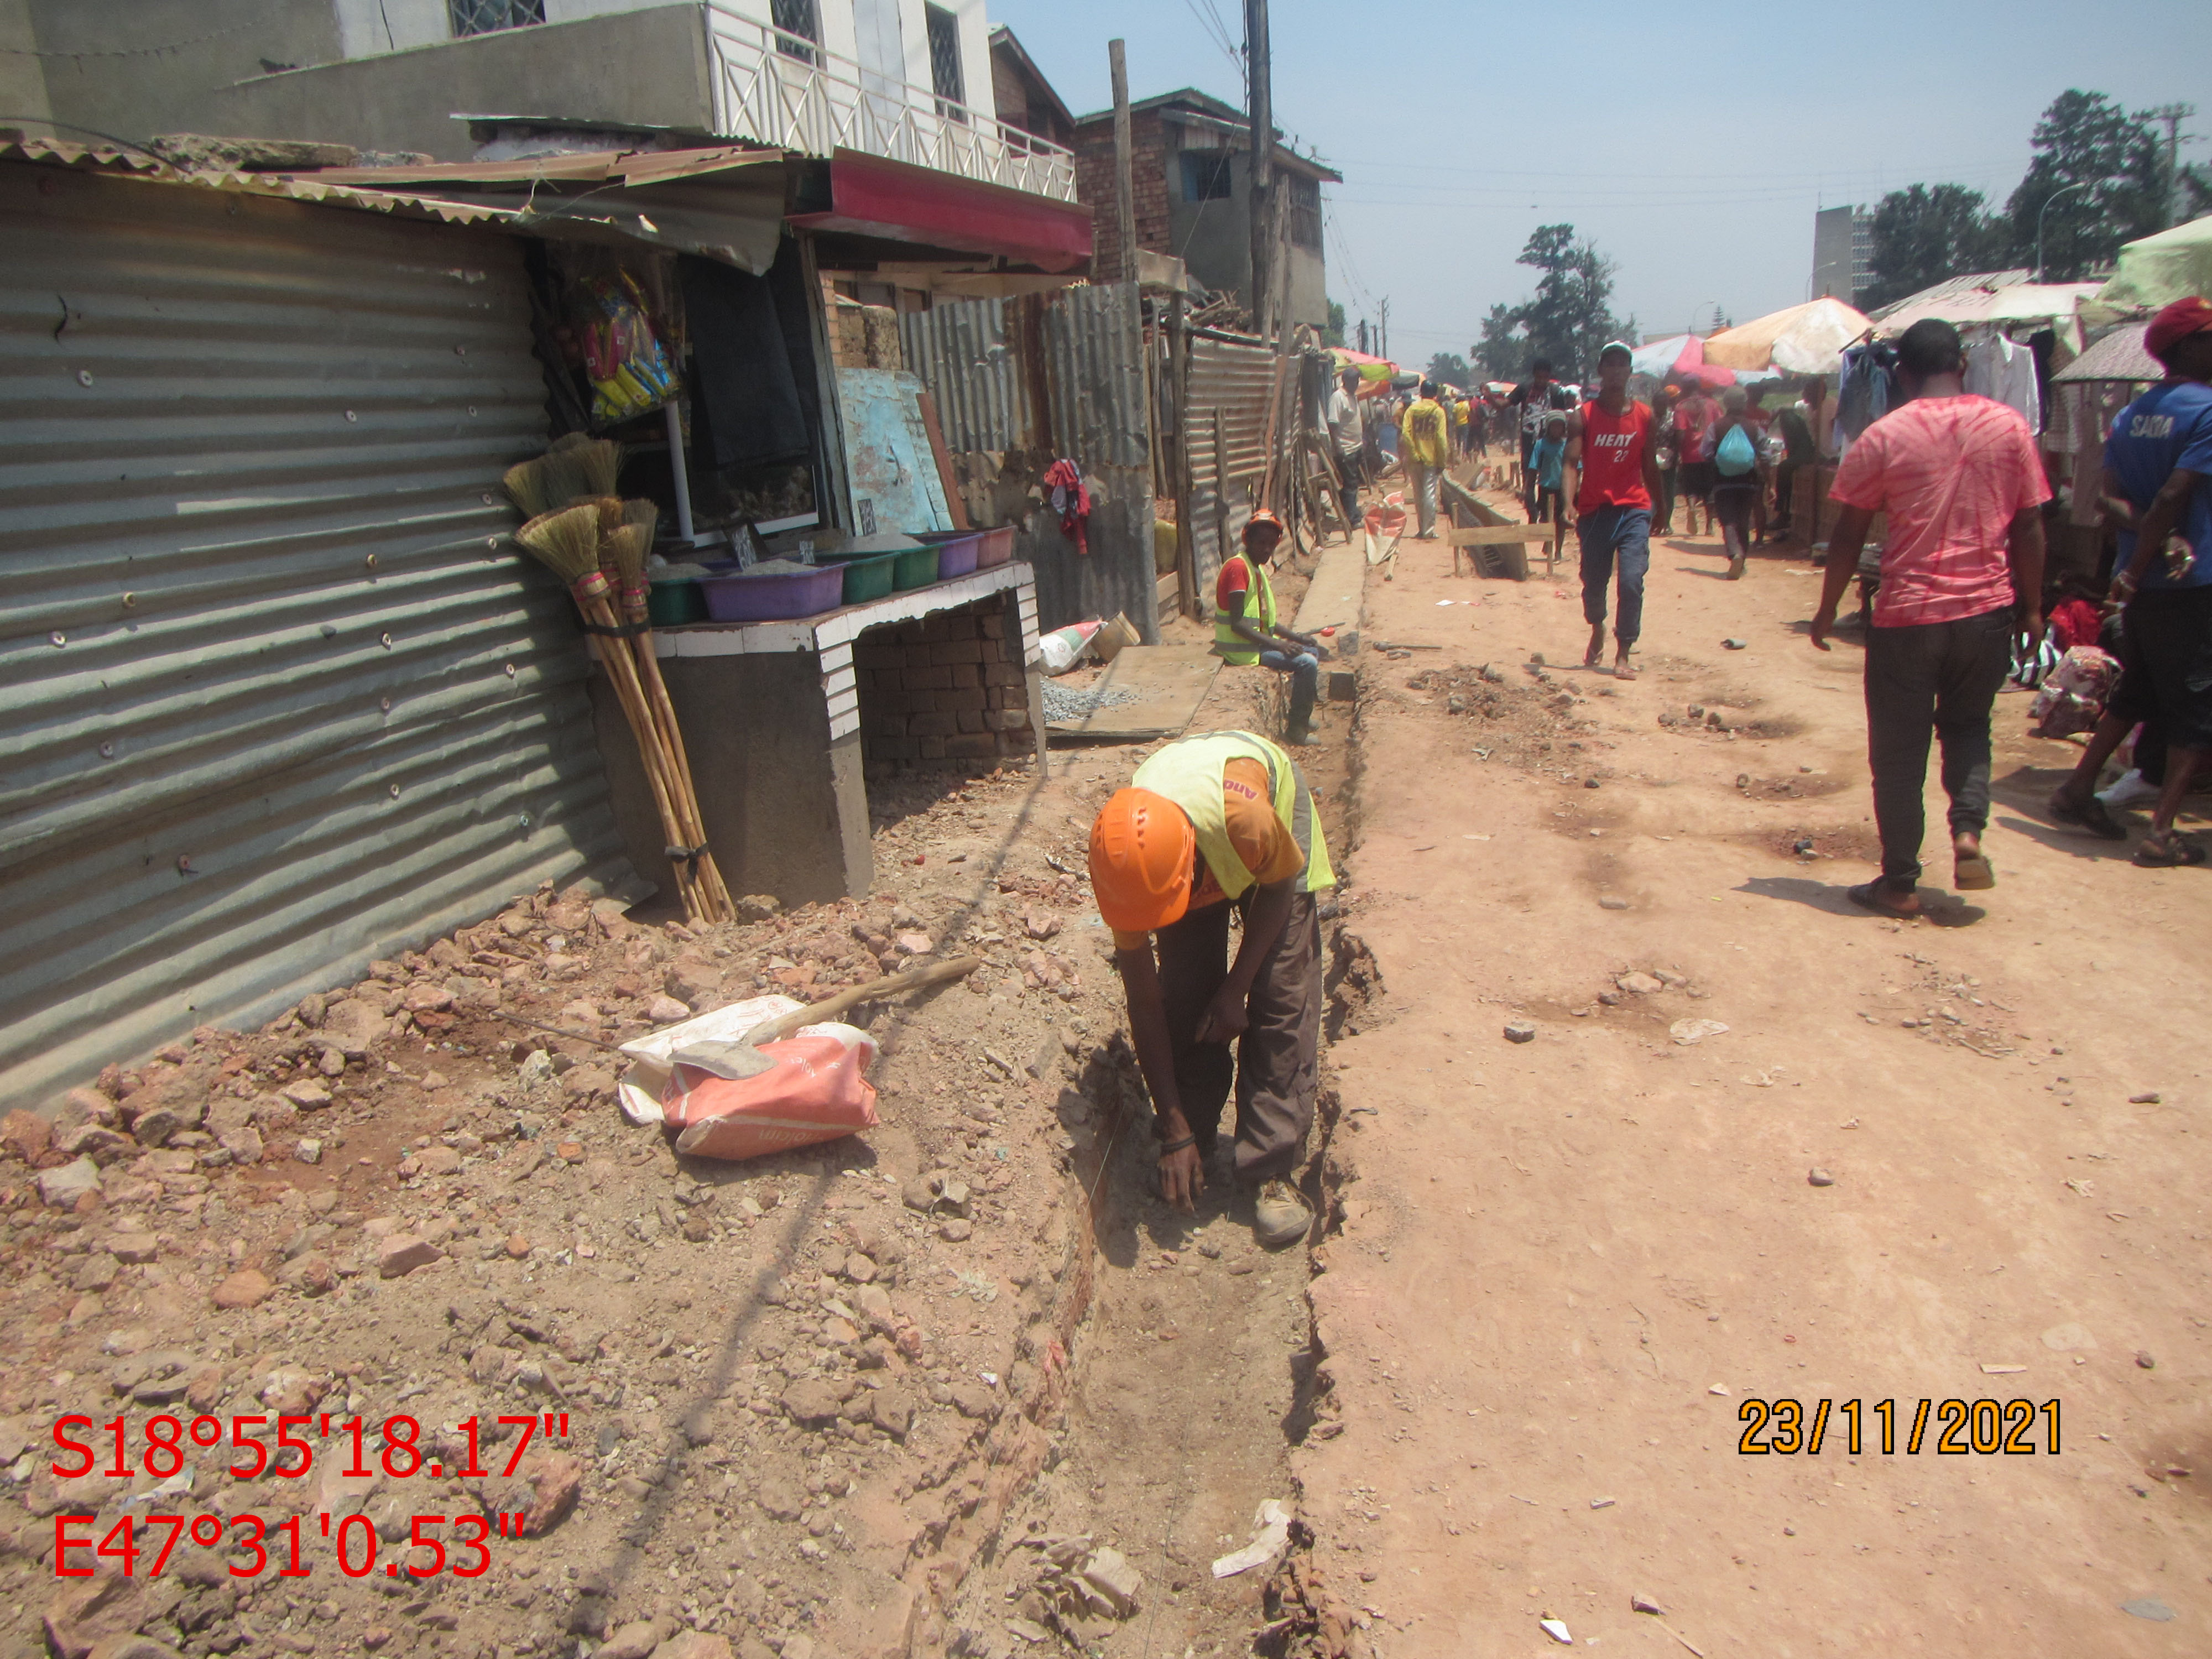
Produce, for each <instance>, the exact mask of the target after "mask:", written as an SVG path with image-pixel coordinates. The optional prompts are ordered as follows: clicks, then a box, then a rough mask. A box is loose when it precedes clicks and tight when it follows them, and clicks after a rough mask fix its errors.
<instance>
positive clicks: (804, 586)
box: [699, 564, 845, 622]
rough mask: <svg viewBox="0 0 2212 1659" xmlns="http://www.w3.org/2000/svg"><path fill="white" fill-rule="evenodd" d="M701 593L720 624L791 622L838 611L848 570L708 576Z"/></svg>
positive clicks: (835, 567)
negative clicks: (825, 612) (824, 612)
mask: <svg viewBox="0 0 2212 1659" xmlns="http://www.w3.org/2000/svg"><path fill="white" fill-rule="evenodd" d="M699 591H700V592H702V593H704V594H705V595H706V596H707V614H708V616H709V617H713V618H714V620H715V621H716V622H791V621H795V620H796V619H797V618H799V617H817V616H819V615H821V614H822V612H823V611H835V610H836V608H837V606H838V605H840V604H841V603H842V601H843V599H844V595H845V567H844V566H842V565H840V564H829V565H823V566H821V567H819V568H816V569H812V570H790V571H783V572H780V573H778V574H775V575H769V576H743V575H731V576H708V577H704V578H702V580H701V581H700V583H699Z"/></svg>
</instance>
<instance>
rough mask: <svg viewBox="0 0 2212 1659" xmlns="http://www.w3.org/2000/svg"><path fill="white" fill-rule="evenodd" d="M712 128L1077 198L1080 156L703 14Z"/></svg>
mask: <svg viewBox="0 0 2212 1659" xmlns="http://www.w3.org/2000/svg"><path fill="white" fill-rule="evenodd" d="M707 22H708V46H709V49H710V50H711V52H713V55H714V69H713V74H714V126H715V130H716V131H719V132H722V133H726V134H727V135H729V136H730V137H744V138H752V139H757V140H758V141H759V142H760V143H764V144H781V145H782V146H783V147H784V148H785V149H795V150H802V151H804V152H805V153H806V154H807V155H829V153H830V151H832V150H834V149H837V148H838V147H839V146H841V145H842V146H843V147H844V148H846V149H857V150H864V151H866V153H867V154H868V155H881V156H884V157H885V158H887V159H888V160H890V161H910V162H912V163H914V164H915V166H917V167H933V168H935V169H937V170H938V171H939V172H940V173H956V174H957V175H958V176H959V177H961V178H963V179H981V180H983V181H984V182H985V183H987V184H994V185H1010V186H1012V188H1013V189H1015V190H1026V191H1032V192H1034V193H1035V194H1036V195H1039V196H1048V197H1052V198H1053V199H1054V200H1055V201H1060V202H1072V201H1073V200H1074V199H1075V157H1074V155H1073V154H1071V153H1070V152H1069V151H1067V150H1065V149H1061V148H1060V146H1059V145H1057V144H1053V143H1047V142H1046V141H1045V140H1043V139H1042V138H1039V137H1035V136H1034V135H1032V134H1030V133H1026V132H1024V131H1022V130H1021V129H1020V128H1018V127H1010V126H1007V125H1005V124H1004V123H1003V122H1000V121H999V120H997V119H995V118H993V117H991V116H988V115H985V114H983V113H981V112H979V111H976V110H973V109H969V107H967V106H965V105H963V104H956V103H954V102H952V101H951V100H950V99H945V98H939V97H938V96H937V95H936V94H934V93H933V92H931V91H929V90H928V89H927V88H922V87H916V86H910V85H908V83H906V82H903V81H896V80H893V79H891V78H890V76H884V75H879V74H878V73H876V72H875V71H874V70H868V69H864V68H862V67H861V66H860V64H857V63H854V61H853V60H852V59H850V58H841V57H839V56H837V55H836V53H834V52H827V51H824V50H823V48H822V47H821V46H817V45H816V44H815V43H814V42H813V41H811V40H805V39H804V38H803V37H801V36H799V35H795V34H790V33H786V32H785V31H783V30H781V29H779V28H777V27H775V25H773V24H771V23H764V22H762V21H760V20H759V19H758V18H757V17H748V16H746V15H744V13H742V12H739V11H734V10H732V9H729V8H728V7H727V6H726V5H725V4H724V3H723V0H709V3H708V6H707Z"/></svg>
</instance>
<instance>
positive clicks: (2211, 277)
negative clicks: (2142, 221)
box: [2092, 214, 2212, 320]
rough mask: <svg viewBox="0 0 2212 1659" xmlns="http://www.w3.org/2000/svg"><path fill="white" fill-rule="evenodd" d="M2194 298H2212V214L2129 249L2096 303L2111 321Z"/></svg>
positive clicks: (2125, 248)
mask: <svg viewBox="0 0 2212 1659" xmlns="http://www.w3.org/2000/svg"><path fill="white" fill-rule="evenodd" d="M2192 294H2197V295H2205V296H2207V297H2212V214H2208V215H2207V216H2205V217H2203V218H2202V219H2191V221H2190V222H2188V223H2187V224H2185V225H2176V226H2174V227H2173V228H2172V229H2171V230H2161V231H2160V232H2159V233H2158V234H2157V235H2155V236H2146V237H2144V238H2142V240H2140V241H2134V242H2129V243H2126V244H2125V245H2124V246H2122V247H2121V249H2120V257H2119V261H2118V265H2117V267H2116V268H2115V270H2113V272H2112V281H2110V282H2109V283H2106V284H2105V285H2104V287H2102V288H2100V289H2098V290H2097V294H2096V298H2095V301H2094V302H2093V303H2094V306H2095V307H2096V308H2097V310H2098V311H2099V312H2100V313H2102V314H2103V315H2105V316H2106V317H2108V318H2109V317H2113V316H2124V315H2126V314H2127V313H2130V312H2138V311H2155V310H2157V309H2158V308H2159V307H2160V306H2165V305H2171V304H2172V302H2173V301H2176V300H2185V299H2187V298H2188V297H2189V296H2190V295H2192ZM2092 320H2094V319H2092Z"/></svg>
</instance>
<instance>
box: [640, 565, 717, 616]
mask: <svg viewBox="0 0 2212 1659" xmlns="http://www.w3.org/2000/svg"><path fill="white" fill-rule="evenodd" d="M645 619H646V620H647V622H649V623H652V624H653V626H654V627H655V628H678V627H680V626H682V625H683V624H684V623H696V622H704V621H706V620H707V596H706V595H705V594H703V593H702V592H700V591H699V582H698V579H697V578H696V577H693V576H685V577H683V578H681V579H679V580H675V581H661V582H655V583H653V586H652V588H651V589H650V590H649V591H648V592H647V595H646V600H645Z"/></svg>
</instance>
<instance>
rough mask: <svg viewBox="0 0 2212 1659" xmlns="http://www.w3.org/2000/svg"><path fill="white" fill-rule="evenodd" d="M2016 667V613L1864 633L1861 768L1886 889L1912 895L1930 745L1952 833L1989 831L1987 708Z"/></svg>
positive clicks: (2005, 609)
mask: <svg viewBox="0 0 2212 1659" xmlns="http://www.w3.org/2000/svg"><path fill="white" fill-rule="evenodd" d="M2011 661H2012V607H2011V606H2010V605H2006V606H2004V607H2002V609H2000V610H1996V611H1984V612H1983V613H1982V614H1981V615H1980V616H1978V617H1965V618H1962V619H1961V620H1960V621H1958V622H1943V623H1922V624H1920V625H1918V626H1917V627H1911V628H1870V629H1868V630H1867V648H1866V708H1867V761H1868V763H1869V765H1870V766H1871V767H1872V768H1873V770H1874V820H1875V829H1878V830H1879V831H1880V832H1881V874H1882V879H1883V882H1884V883H1885V884H1887V886H1888V887H1889V888H1890V889H1891V890H1893V891H1895V892H1900V893H1907V892H1911V890H1912V889H1913V887H1914V885H1915V884H1917V883H1918V881H1919V879H1920V842H1921V839H1922V837H1923V836H1925V835H1926V834H1927V830H1928V823H1927V812H1926V811H1925V808H1924V806H1923V797H1924V796H1925V794H1926V793H1927V788H1928V739H1929V737H1930V735H1931V734H1932V735H1933V736H1934V737H1935V738H1936V741H1937V742H1939V743H1940V744H1942V748H1943V774H1942V775H1943V793H1945V794H1947V795H1948V796H1949V797H1950V798H1951V811H1950V824H1951V830H1952V833H1954V834H1956V833H1957V832H1958V831H1960V830H1961V829H1971V830H1972V831H1973V832H1974V833H1975V834H1977V835H1979V834H1980V833H1981V832H1982V831H1983V830H1984V829H1986V828H1988V826H1989V822H1990V706H1991V705H1992V704H1993V703H1995V702H1996V696H1997V690H1998V688H1999V687H2001V686H2002V685H2003V684H2004V678H2005V672H2006V671H2007V669H2008V668H2009V667H2010V666H2011Z"/></svg>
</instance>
